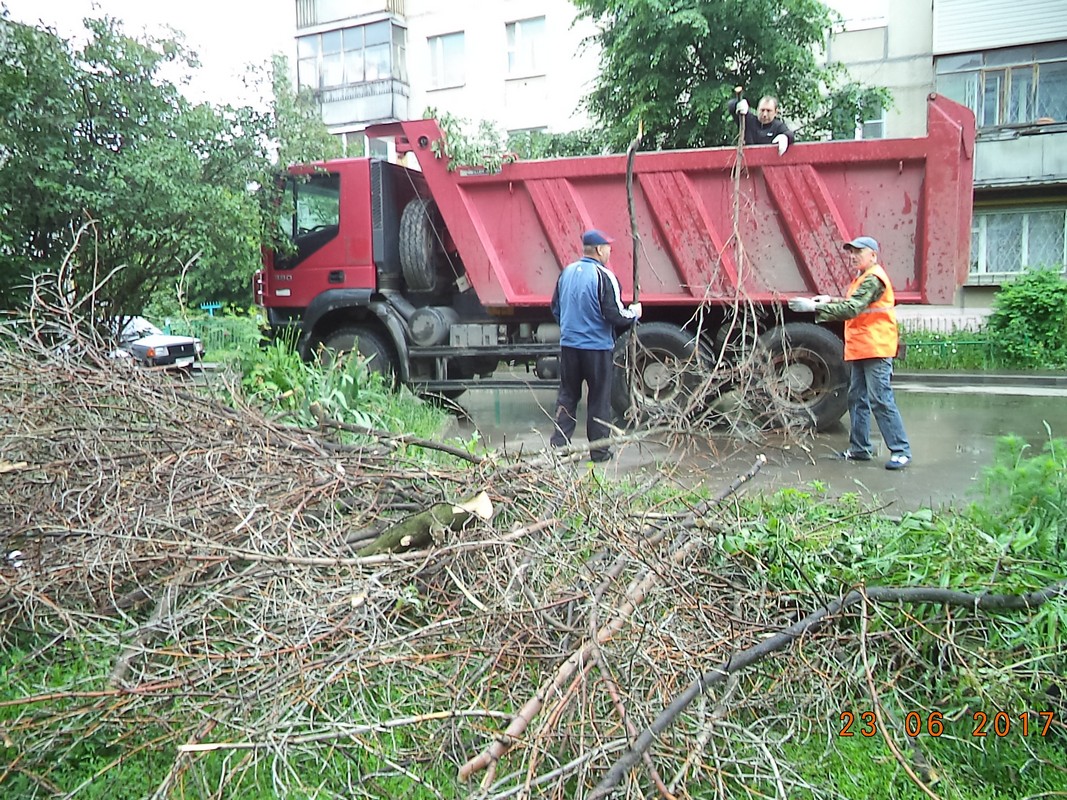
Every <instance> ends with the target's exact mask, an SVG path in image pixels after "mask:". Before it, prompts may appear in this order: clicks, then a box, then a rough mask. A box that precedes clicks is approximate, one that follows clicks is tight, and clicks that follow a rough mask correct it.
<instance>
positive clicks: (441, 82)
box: [426, 31, 467, 91]
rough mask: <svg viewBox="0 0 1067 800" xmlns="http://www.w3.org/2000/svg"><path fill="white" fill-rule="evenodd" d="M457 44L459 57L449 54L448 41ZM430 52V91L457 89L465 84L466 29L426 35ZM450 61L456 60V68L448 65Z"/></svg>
mask: <svg viewBox="0 0 1067 800" xmlns="http://www.w3.org/2000/svg"><path fill="white" fill-rule="evenodd" d="M450 41H451V42H453V43H456V42H458V45H459V54H460V55H459V57H458V58H457V57H456V56H454V55H449V52H450V48H449V47H448V43H449V42H450ZM426 47H427V49H428V50H429V53H430V85H429V89H430V91H434V90H438V89H457V88H459V87H461V86H465V85H466V84H467V36H466V31H449V32H448V33H438V34H434V35H433V36H427V37H426ZM450 61H454V62H458V68H457V67H455V66H454V65H453V66H451V67H450Z"/></svg>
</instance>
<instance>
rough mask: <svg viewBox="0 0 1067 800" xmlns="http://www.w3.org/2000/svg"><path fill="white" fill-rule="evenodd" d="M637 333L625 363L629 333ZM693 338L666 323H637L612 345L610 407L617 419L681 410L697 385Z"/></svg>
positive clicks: (689, 334) (698, 372) (696, 365)
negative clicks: (632, 358) (631, 356)
mask: <svg viewBox="0 0 1067 800" xmlns="http://www.w3.org/2000/svg"><path fill="white" fill-rule="evenodd" d="M635 334H636V336H637V347H636V362H635V363H633V364H629V363H628V362H629V360H630V359H629V355H628V353H629V351H630V341H629V340H630V336H633V335H635ZM696 353H697V342H696V337H694V336H693V334H691V333H689V332H688V331H686V330H683V329H682V328H679V327H677V326H675V325H671V324H669V323H666V322H649V323H647V324H644V325H638V326H637V327H636V328H635V329H633V331H631V333H630V334H629V335H627V336H622V337H620V339H619V341H618V343H617V344H616V346H615V375H614V380H613V382H612V390H611V408H612V411H614V412H615V415H616V416H617V417H619V418H621V419H635V418H636V419H637V420H645V419H648V418H649V417H654V416H656V415H657V413H661V412H663V411H678V410H681V409H683V408H684V407H685V406H686V404H687V403H688V401H689V398H690V397H691V396H692V394H693V392H694V391H695V389H696V388H697V387H698V386H699V385H700V378H701V369H700V364H699V363H698V359H697V355H696Z"/></svg>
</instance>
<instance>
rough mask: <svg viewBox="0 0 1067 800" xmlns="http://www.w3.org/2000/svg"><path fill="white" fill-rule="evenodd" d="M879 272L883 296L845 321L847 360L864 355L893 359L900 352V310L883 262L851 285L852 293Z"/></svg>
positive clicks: (873, 266)
mask: <svg viewBox="0 0 1067 800" xmlns="http://www.w3.org/2000/svg"><path fill="white" fill-rule="evenodd" d="M870 275H876V276H877V277H878V279H879V280H880V281H881V282H882V283H883V284H884V285H885V291H884V292H882V296H881V297H879V298H878V299H877V300H875V301H874V302H873V303H871V304H870V305H869V306H867V308H865V309H863V311H861V312H860V313H859V314H858V315H857V316H855V317H853V318H852V319H847V320H845V361H858V360H859V359H861V358H893V357H895V356H896V354H897V313H896V311H894V310H893V306H894V305H895V302H894V298H893V284H892V283H890V282H889V276H888V275H886V272H885V270H884V269H882V266H881V265H880V264H874V265H872V266H871V267H869V268H868V269H867V270H866V271H864V272H863V273H861V274H860V275H858V276H857V277H856V279H855V280H853V281H852V284H851V285H850V286H849V287H848V296H849V297H851V296H852V293H853V292H854V291H856V289H858V288H859V286H860V284H861V283H863V282H864V281H865V280H866V279H867V277H868V276H870Z"/></svg>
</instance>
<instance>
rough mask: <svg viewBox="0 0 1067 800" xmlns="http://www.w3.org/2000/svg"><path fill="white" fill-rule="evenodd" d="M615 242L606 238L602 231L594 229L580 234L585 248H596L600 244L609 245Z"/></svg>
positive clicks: (608, 237)
mask: <svg viewBox="0 0 1067 800" xmlns="http://www.w3.org/2000/svg"><path fill="white" fill-rule="evenodd" d="M614 241H615V240H614V239H612V238H611V237H610V236H608V235H607V234H606V233H604V231H598V230H596V229H595V228H594V229H593V230H591V231H586V232H585V233H583V234H582V244H583V245H584V246H585V247H596V246H597V245H600V244H611V243H612V242H614Z"/></svg>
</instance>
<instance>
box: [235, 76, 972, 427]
mask: <svg viewBox="0 0 1067 800" xmlns="http://www.w3.org/2000/svg"><path fill="white" fill-rule="evenodd" d="M927 113H928V126H927V135H926V136H925V137H922V138H912V139H880V140H869V141H834V142H819V143H810V144H797V145H795V146H793V147H791V148H789V150H788V152H787V153H786V154H785V155H784V156H779V155H778V152H777V149H776V148H773V147H748V148H745V149H744V151H743V155H742V165H743V169H742V170H741V172H740V177H739V179H737V180H735V178H734V176H733V167H734V165H735V164H736V162H737V160H738V153H737V150H736V149H735V148H710V149H699V150H674V151H661V152H640V153H637V155H636V157H635V158H634V160H633V165H632V172H631V181H632V196H633V205H634V211H635V214H634V219H635V223H636V228H637V231H638V240H639V249H638V271H637V276H638V281H637V282H638V286H639V289H640V300H641V303H642V305H643V307H644V315H643V317H642V320H641V324H640V325H639V326H638V327H637V329H636V331H637V335H638V339H639V342H640V343H641V344H642V345H643V346H642V347H640V348H638V349H639V352H640V353H641V354H642V355H641V357H640V358H639V359H638V363H637V364H636V365H634V366H635V368H634V369H632V370H628V371H627V372H626V373H625V374H622V370H621V369H620V380H619V381H617V384H618V387H619V390H618V391H616V392H615V397H614V400H613V405H614V406H615V407H616V410H618V411H623V410H625V409H626V408H627V407H629V406H630V404H631V403H634V402H636V403H637V404H638V405H641V404H645V405H655V404H657V403H663V402H667V401H669V400H671V399H672V398H675V397H676V396H677V394H678V393H679V392H682V391H685V390H686V389H687V382H691V381H692V380H693V366H692V365H693V363H694V361H696V362H698V363H699V362H700V361H701V360H703V359H705V358H707V355H706V354H715V353H717V352H720V351H723V352H725V350H726V349H727V348H722V347H721V345H722V344H723V338H724V333H725V331H726V330H728V329H729V330H735V329H738V327H739V326H737V324H736V323H734V324H729V321H730V320H736V319H737V312H736V309H737V308H738V304H739V303H741V304H743V305H744V307H745V308H746V309H747V310H748V312H747V319H748V320H749V321H748V322H747V323H746V330H749V331H750V332H754V338H756V339H757V341H762V342H763V344H764V345H765V346H766V347H768V348H770V349H771V350H775V349H776V348H777V349H780V350H781V351H782V354H783V356H785V357H782V358H780V359H779V360H778V363H779V364H780V372H781V374H780V377H781V378H782V380H781V381H780V386H779V387H778V389H777V391H775V392H772V393H771V396H772V397H773V398H774V401H773V402H775V403H780V404H781V405H782V406H783V408H784V409H786V410H789V411H791V412H796V414H797V415H799V416H802V417H805V418H807V419H808V420H809V421H810V422H811V423H812V424H814V425H816V426H820V427H821V426H824V425H826V424H829V423H832V422H834V421H836V420H838V419H839V418H840V417H841V416H842V415H843V414H844V412H845V410H846V394H847V378H846V370H845V365H844V362H843V358H842V356H843V347H842V341H841V338H840V335H841V330H840V329H839V328H838V329H835V328H833V327H828V326H816V325H815V324H813V320H812V317H811V315H798V314H794V313H792V312H791V311H790V310H789V309H788V306H787V305H786V301H787V300H788V299H789V298H790V297H793V296H797V295H805V296H809V295H815V294H831V295H841V294H843V293H844V291H845V290H846V288H847V286H848V284H849V282H850V281H851V279H852V277H853V273H852V270H851V268H850V266H849V263H848V260H847V258H846V254H845V252H844V251H843V249H842V246H841V245H842V243H843V242H845V241H847V240H849V239H852V238H854V237H856V236H859V235H861V234H865V235H870V236H874V237H875V238H877V239H878V241H879V242H880V244H881V254H882V260H883V261H884V265H885V267H886V269H887V270H888V272H889V275H890V277H891V278H892V280H893V284H894V288H895V290H896V297H897V302H898V303H930V304H946V303H951V302H952V301H953V299H954V296H955V293H956V291H957V289H958V287H959V286H960V285H961V284H962V282H963V280H964V278H965V276H966V274H967V269H968V253H969V248H970V235H971V204H972V184H973V163H972V157H973V152H974V133H975V130H974V116H973V114H972V113H971V112H970V110H968V109H967V108H965V107H964V106H961V105H958V104H957V103H954V102H952V101H950V100H948V99H947V98H944V97H940V96H936V95H931V97H930V98H929V101H928V106H927ZM367 134H368V137H370V138H378V139H382V138H384V139H388V140H391V141H392V142H393V144H394V145H395V151H396V153H397V154H398V156H399V157H400V158H398V159H397V161H399V162H401V163H393V162H390V161H386V160H383V159H377V158H354V159H338V160H332V161H327V162H322V163H316V164H307V165H299V166H294V167H291V168H290V169H289V172H288V180H287V186H286V200H285V202H284V203H283V206H282V208H284V209H285V212H284V214H283V219H282V225H283V228H284V230H285V232H286V233H287V234H288V235H289V236H291V237H292V247H291V248H285V250H284V251H282V250H279V251H274V252H271V251H268V252H266V253H265V256H264V266H263V269H261V270H260V271H259V272H257V273H256V277H255V288H254V291H255V296H256V297H255V299H256V302H257V303H258V304H259V305H261V306H263V307H264V309H265V310H266V312H267V318H268V321H269V325H270V327H271V329H272V331H274V332H275V333H276V334H281V333H283V332H286V331H288V332H290V333H291V334H293V335H295V337H296V339H297V341H298V342H299V347H300V350H301V353H302V355H303V356H304V357H305V358H312V357H314V355H315V353H316V352H319V351H325V352H339V351H348V350H358V351H359V352H360V353H362V354H363V355H364V356H366V357H368V358H370V359H371V364H372V365H377V368H378V369H380V370H382V371H383V372H388V373H391V374H393V375H395V376H396V378H397V379H398V380H399V381H401V382H403V383H405V384H408V385H410V386H412V387H413V388H415V389H416V390H418V391H421V392H427V393H438V394H444V395H447V396H456V395H458V394H460V393H462V392H463V391H464V390H466V389H469V388H473V387H486V388H493V387H502V386H520V385H521V386H528V385H531V384H532V385H535V386H545V387H550V386H553V385H555V384H556V381H557V378H558V362H557V357H558V352H559V328H558V326H557V325H556V323H555V320H554V319H553V318H552V314H551V311H550V308H549V306H550V301H551V297H552V293H553V289H554V287H555V284H556V278H557V276H558V275H559V273H560V271H561V270H562V268H563V267H564V266H566V265H567V264H568V263H570V262H571V261H574V260H576V259H577V258H578V257H580V255H581V253H580V244H579V243H580V237H581V233H582V231H583V230H585V229H588V228H600V229H603V230H605V231H608V232H609V233H611V234H612V235H613V236H614V237H615V239H616V242H615V247H614V249H613V251H612V264H611V266H612V269H613V271H614V272H615V273H616V274H617V275H618V277H619V281H620V283H621V285H622V289H623V297H624V300H626V301H627V302H628V301H629V300H630V298H631V296H632V292H633V282H634V281H633V278H634V270H633V260H632V259H633V256H632V248H631V247H630V246H629V244H630V242H631V237H630V233H631V218H630V214H629V208H628V206H629V198H628V194H627V157H626V156H625V155H603V156H589V157H579V158H557V159H548V160H532V161H525V162H524V161H517V162H513V163H505V164H504V165H503V166H502V167H501V168H500V169H499V170H498V171H490V170H487V169H485V168H479V167H466V166H464V165H456V164H452V163H449V160H448V158H447V157H445V156H443V155H442V154H443V153H444V152H445V149H444V146H443V142H442V133H441V129H440V128H439V127H438V125H437V123H436V122H435V121H434V120H432V119H423V120H415V121H409V122H396V123H389V124H384V125H378V126H374V127H372V128H369V129H368V131H367ZM412 160H414V162H417V163H412ZM404 162H406V163H407V164H408V165H404ZM735 200H736V201H737V202H736V203H735ZM735 231H736V236H735ZM738 243H740V245H741V247H738ZM752 320H755V322H754V323H753V322H752ZM753 328H754V331H753ZM620 349H621V348H620ZM786 354H787V356H786ZM709 360H710V359H709ZM505 365H507V366H511V367H516V366H517V367H520V369H518V370H516V369H514V368H513V369H509V370H504V369H501V368H502V367H504V366H505ZM521 367H525V368H526V370H525V372H523V370H522V369H521ZM503 374H506V375H507V376H509V377H507V378H506V379H505V378H501V375H503Z"/></svg>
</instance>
